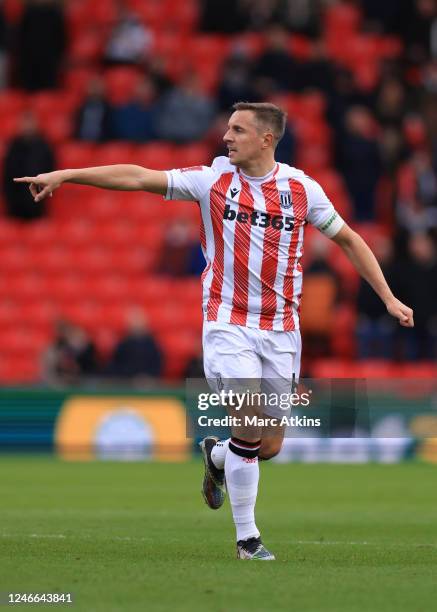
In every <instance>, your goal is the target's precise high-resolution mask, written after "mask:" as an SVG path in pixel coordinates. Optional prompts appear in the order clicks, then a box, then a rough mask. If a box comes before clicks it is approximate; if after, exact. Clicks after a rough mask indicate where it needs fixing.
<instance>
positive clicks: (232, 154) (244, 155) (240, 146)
mask: <svg viewBox="0 0 437 612" xmlns="http://www.w3.org/2000/svg"><path fill="white" fill-rule="evenodd" d="M223 140H224V141H225V143H226V146H227V147H228V151H229V161H230V162H231V164H233V165H235V166H241V165H243V166H244V164H246V163H247V162H250V161H253V160H256V159H257V158H258V157H259V156H260V154H261V153H262V151H263V149H264V148H265V135H264V133H262V132H261V130H260V128H259V125H258V124H257V122H256V118H255V115H254V113H253V112H252V111H249V110H241V111H235V113H233V114H232V115H231V118H230V119H229V123H228V130H227V132H226V134H225V135H224V136H223Z"/></svg>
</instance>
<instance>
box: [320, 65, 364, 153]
mask: <svg viewBox="0 0 437 612" xmlns="http://www.w3.org/2000/svg"><path fill="white" fill-rule="evenodd" d="M366 103H367V100H366V99H365V97H364V96H363V95H362V94H361V93H360V92H359V91H358V89H357V86H356V83H355V80H354V77H353V74H352V73H351V72H350V71H349V70H347V69H345V68H338V67H336V68H334V69H333V91H332V93H331V94H330V95H329V97H328V108H327V112H326V118H327V120H328V122H329V124H330V125H332V126H333V128H334V130H335V132H336V139H337V147H338V146H339V143H340V141H341V139H342V137H343V133H344V122H345V117H346V113H347V111H348V110H349V108H350V107H351V106H361V105H364V106H365V105H366Z"/></svg>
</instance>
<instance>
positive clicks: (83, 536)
mask: <svg viewBox="0 0 437 612" xmlns="http://www.w3.org/2000/svg"><path fill="white" fill-rule="evenodd" d="M0 538H34V539H44V538H45V539H60V540H63V539H67V538H76V539H77V538H80V539H85V540H90V539H99V540H116V541H118V542H151V541H152V540H153V538H148V537H139V538H135V537H131V536H110V537H109V538H106V537H100V538H99V537H97V538H96V536H93V535H88V534H74V535H65V534H63V533H24V534H23V533H0ZM177 541H179V540H173V542H177ZM288 544H292V545H293V544H294V545H296V544H297V545H299V546H389V547H394V548H437V543H430V542H420V543H417V544H414V543H413V544H402V543H398V542H366V541H349V542H347V541H344V540H289V541H288Z"/></svg>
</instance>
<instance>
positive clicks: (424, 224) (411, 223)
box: [396, 152, 437, 232]
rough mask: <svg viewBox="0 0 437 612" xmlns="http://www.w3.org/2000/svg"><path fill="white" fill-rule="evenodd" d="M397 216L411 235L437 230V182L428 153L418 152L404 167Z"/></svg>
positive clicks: (402, 226) (400, 177)
mask: <svg viewBox="0 0 437 612" xmlns="http://www.w3.org/2000/svg"><path fill="white" fill-rule="evenodd" d="M396 217H397V221H398V223H399V225H400V227H401V228H403V229H405V230H406V231H408V232H426V231H427V230H429V229H431V228H437V179H436V174H435V171H434V169H433V167H432V161H431V157H430V155H429V154H428V153H425V152H421V153H416V154H415V155H414V156H413V157H412V159H411V160H410V161H409V162H407V163H406V164H404V166H402V167H401V169H400V172H399V187H398V201H397V205H396Z"/></svg>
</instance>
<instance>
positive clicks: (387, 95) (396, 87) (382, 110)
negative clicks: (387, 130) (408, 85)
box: [376, 78, 406, 128]
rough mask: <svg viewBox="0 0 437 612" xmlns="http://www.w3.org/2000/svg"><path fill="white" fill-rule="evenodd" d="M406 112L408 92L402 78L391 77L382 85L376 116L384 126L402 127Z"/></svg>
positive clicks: (377, 101)
mask: <svg viewBox="0 0 437 612" xmlns="http://www.w3.org/2000/svg"><path fill="white" fill-rule="evenodd" d="M405 112H406V94H405V89H404V87H403V85H402V83H401V81H400V80H398V79H394V78H389V79H386V80H385V81H384V82H383V83H382V84H381V86H380V89H379V93H378V97H377V100H376V117H377V119H378V121H379V123H381V124H382V125H383V126H394V127H398V128H400V127H401V125H402V120H403V118H404V115H405Z"/></svg>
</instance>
